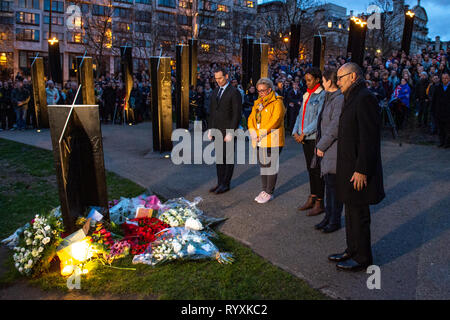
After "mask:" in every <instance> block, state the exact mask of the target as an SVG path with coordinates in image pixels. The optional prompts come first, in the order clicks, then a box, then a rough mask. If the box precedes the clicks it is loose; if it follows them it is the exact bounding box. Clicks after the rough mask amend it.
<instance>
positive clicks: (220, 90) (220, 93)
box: [217, 88, 223, 103]
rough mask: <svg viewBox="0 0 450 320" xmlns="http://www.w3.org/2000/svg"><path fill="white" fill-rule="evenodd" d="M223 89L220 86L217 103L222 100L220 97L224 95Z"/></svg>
mask: <svg viewBox="0 0 450 320" xmlns="http://www.w3.org/2000/svg"><path fill="white" fill-rule="evenodd" d="M222 91H223V88H220V89H219V92H218V93H217V103H219V101H220V97H221V96H222Z"/></svg>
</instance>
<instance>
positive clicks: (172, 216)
mask: <svg viewBox="0 0 450 320" xmlns="http://www.w3.org/2000/svg"><path fill="white" fill-rule="evenodd" d="M201 201H202V198H201V197H197V198H195V199H194V201H193V202H190V201H188V200H186V199H185V198H176V199H171V200H169V201H167V202H165V203H164V204H162V205H161V207H160V209H159V211H158V215H157V218H158V219H160V220H161V221H164V222H165V223H167V224H168V225H170V226H171V227H182V226H186V227H187V228H189V229H191V230H195V231H199V230H203V229H204V228H205V227H209V226H210V225H212V224H214V223H217V222H220V221H223V220H225V219H222V218H213V217H208V216H206V215H205V214H204V213H203V211H202V210H200V209H198V208H197V205H198V204H199V203H200V202H201Z"/></svg>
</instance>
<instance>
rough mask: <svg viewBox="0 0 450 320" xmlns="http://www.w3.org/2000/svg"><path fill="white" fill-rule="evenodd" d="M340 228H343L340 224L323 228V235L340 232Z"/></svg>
mask: <svg viewBox="0 0 450 320" xmlns="http://www.w3.org/2000/svg"><path fill="white" fill-rule="evenodd" d="M340 228H341V226H340V225H338V224H329V225H327V226H325V227H323V228H322V232H323V233H332V232H335V231H337V230H339V229H340Z"/></svg>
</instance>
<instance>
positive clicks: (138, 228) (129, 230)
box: [122, 218, 170, 254]
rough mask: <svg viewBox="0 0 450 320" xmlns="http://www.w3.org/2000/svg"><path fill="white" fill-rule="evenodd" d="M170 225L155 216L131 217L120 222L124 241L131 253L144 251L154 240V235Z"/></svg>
mask: <svg viewBox="0 0 450 320" xmlns="http://www.w3.org/2000/svg"><path fill="white" fill-rule="evenodd" d="M169 227H170V226H169V225H168V224H166V223H164V222H162V221H160V220H159V219H157V218H137V219H131V220H129V221H128V222H126V223H124V224H122V229H123V231H124V233H125V237H124V238H123V240H124V241H127V242H128V243H129V245H130V247H131V253H132V254H141V253H143V252H145V250H146V249H147V247H148V245H149V243H151V242H153V241H155V240H156V235H157V234H158V233H159V232H160V231H162V230H164V229H167V228H169Z"/></svg>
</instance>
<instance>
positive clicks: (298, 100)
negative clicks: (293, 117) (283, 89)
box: [285, 89, 303, 110]
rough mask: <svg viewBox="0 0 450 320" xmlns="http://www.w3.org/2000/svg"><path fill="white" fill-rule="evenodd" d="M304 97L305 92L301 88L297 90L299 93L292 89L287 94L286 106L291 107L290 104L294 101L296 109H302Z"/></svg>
mask: <svg viewBox="0 0 450 320" xmlns="http://www.w3.org/2000/svg"><path fill="white" fill-rule="evenodd" d="M302 99H303V93H302V91H301V90H300V89H298V90H297V93H295V91H294V89H291V90H289V91H288V93H287V95H286V102H285V106H286V108H291V106H290V105H289V104H290V103H291V102H292V103H293V104H294V108H296V110H300V107H301V104H302Z"/></svg>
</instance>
